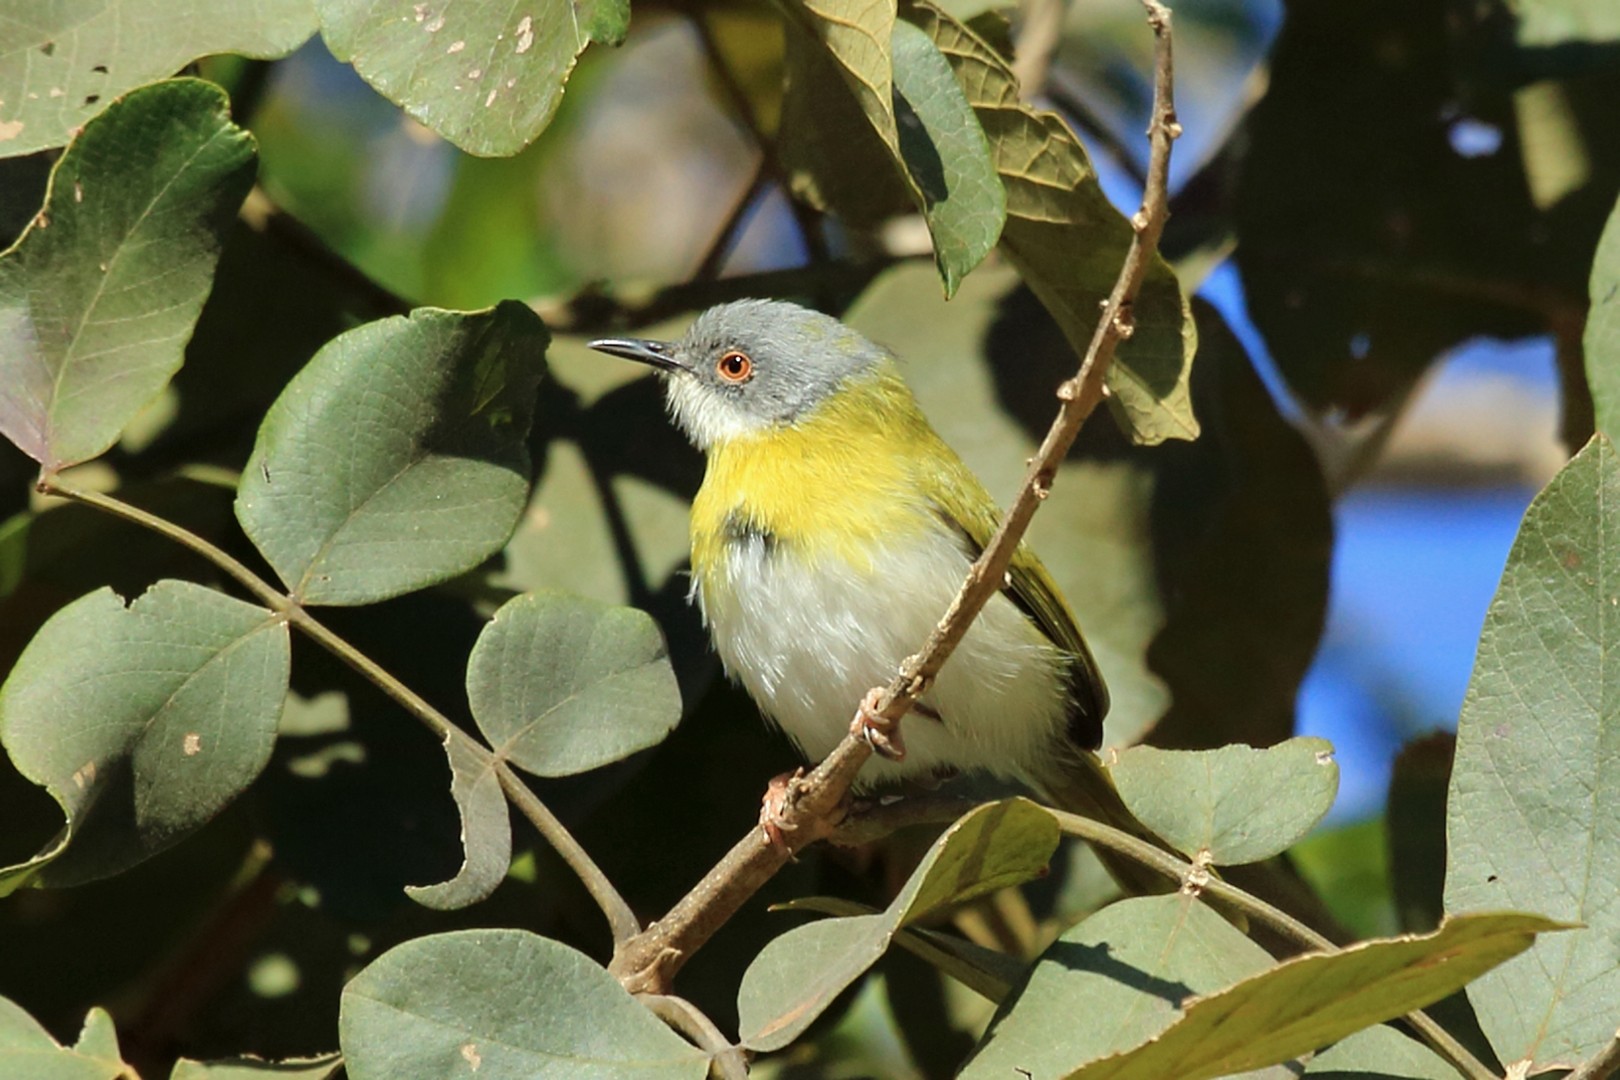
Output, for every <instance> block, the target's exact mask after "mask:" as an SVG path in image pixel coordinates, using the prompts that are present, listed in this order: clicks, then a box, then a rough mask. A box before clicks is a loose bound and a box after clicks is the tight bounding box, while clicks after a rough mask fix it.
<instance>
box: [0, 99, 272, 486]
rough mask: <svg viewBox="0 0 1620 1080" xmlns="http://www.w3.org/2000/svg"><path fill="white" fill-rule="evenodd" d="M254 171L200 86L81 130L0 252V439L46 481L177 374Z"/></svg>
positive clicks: (87, 453)
mask: <svg viewBox="0 0 1620 1080" xmlns="http://www.w3.org/2000/svg"><path fill="white" fill-rule="evenodd" d="M253 172H254V150H253V138H252V136H250V135H249V134H248V133H247V132H245V131H243V130H242V129H241V128H239V127H237V126H236V125H235V124H232V123H231V122H230V119H229V118H228V117H227V115H226V99H225V92H224V91H223V90H221V89H220V88H219V87H217V86H214V85H213V84H211V83H205V82H201V81H199V80H196V79H177V80H174V81H172V82H165V83H158V84H156V85H155V86H149V87H145V88H143V89H140V90H137V91H135V92H134V93H132V94H130V95H129V96H128V97H126V98H124V99H123V100H122V101H119V102H118V103H116V104H114V105H113V106H112V107H110V108H109V109H108V110H107V111H106V112H104V113H102V114H101V115H100V116H98V117H96V118H95V119H94V120H92V121H91V122H90V123H89V125H87V126H86V127H85V129H84V132H83V134H81V135H80V136H79V137H78V139H76V140H74V143H73V145H72V146H71V147H69V148H68V151H67V153H65V154H64V155H62V159H61V160H60V161H59V162H57V165H56V169H55V170H54V171H53V172H52V174H51V186H50V193H49V195H48V196H47V198H46V202H45V208H44V210H42V211H41V212H40V214H39V216H38V217H36V218H35V219H34V221H33V223H32V224H31V225H30V226H29V227H28V229H27V231H25V232H24V233H23V235H22V237H21V239H19V240H18V241H17V243H16V245H15V246H13V247H12V248H11V249H10V250H8V251H6V252H5V253H4V254H3V255H0V434H3V435H5V437H6V438H8V439H10V440H11V441H12V442H13V443H15V444H16V445H17V446H18V447H19V448H20V449H21V450H22V451H23V452H24V453H25V454H27V455H28V456H29V457H31V458H33V459H34V460H35V461H38V462H39V463H40V464H42V465H44V466H45V468H46V469H48V470H52V471H54V470H57V469H60V468H62V467H63V466H66V465H72V464H75V463H77V462H80V461H85V460H87V459H89V458H93V457H95V456H96V455H97V454H99V453H101V452H102V451H103V450H106V449H107V448H108V447H109V446H111V445H112V444H113V443H114V442H115V441H116V440H117V439H118V435H119V433H120V432H121V431H122V430H123V429H124V425H125V424H127V423H129V421H130V419H131V418H133V417H134V416H135V414H136V413H137V412H139V411H140V410H141V408H142V407H143V406H145V405H146V404H147V403H148V402H150V401H151V400H152V399H153V398H154V397H156V396H157V394H158V392H159V391H160V390H162V389H163V386H164V384H165V383H167V382H168V381H169V378H170V377H171V376H172V375H173V374H174V373H175V372H176V371H178V370H179V368H180V363H181V360H182V358H183V353H184V350H185V346H186V341H187V339H188V338H190V337H191V331H192V327H193V326H194V325H195V324H196V322H197V314H198V312H200V311H201V310H202V305H203V301H204V300H205V299H206V298H207V297H208V290H209V286H210V285H211V283H212V281H213V275H214V264H215V263H216V262H217V261H218V258H219V248H220V241H221V238H222V237H223V236H224V234H225V231H226V230H227V229H228V228H230V225H231V222H232V220H233V219H234V217H235V214H236V209H237V207H238V206H239V205H241V202H242V198H243V196H244V195H246V194H247V190H248V186H249V185H250V184H252V182H253Z"/></svg>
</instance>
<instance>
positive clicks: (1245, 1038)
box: [1069, 913, 1565, 1080]
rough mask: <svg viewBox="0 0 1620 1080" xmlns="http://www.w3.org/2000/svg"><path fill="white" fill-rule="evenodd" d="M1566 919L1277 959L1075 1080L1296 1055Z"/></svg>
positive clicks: (1247, 1064) (1197, 1074) (1154, 1079)
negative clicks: (1268, 966) (1132, 1047)
mask: <svg viewBox="0 0 1620 1080" xmlns="http://www.w3.org/2000/svg"><path fill="white" fill-rule="evenodd" d="M1559 929H1565V926H1564V924H1561V923H1556V922H1553V921H1551V920H1549V919H1543V918H1541V917H1540V916H1538V915H1523V914H1518V913H1505V914H1478V915H1461V916H1455V917H1453V918H1451V919H1450V920H1448V921H1447V922H1446V924H1445V925H1444V926H1442V927H1441V928H1440V929H1439V930H1437V931H1435V932H1434V933H1433V934H1427V935H1424V936H1422V937H1403V938H1391V939H1386V940H1379V941H1368V942H1363V943H1361V944H1359V945H1354V946H1351V947H1350V948H1347V949H1345V950H1343V951H1341V952H1336V953H1317V954H1312V955H1308V956H1302V957H1298V958H1296V959H1293V960H1290V961H1287V962H1286V963H1283V964H1279V965H1277V966H1276V967H1273V968H1269V969H1268V970H1266V971H1263V972H1261V973H1260V974H1258V975H1254V976H1252V977H1250V978H1248V979H1245V980H1244V981H1242V982H1240V983H1237V984H1236V985H1234V986H1231V987H1229V988H1227V989H1225V990H1221V991H1218V992H1216V993H1212V994H1208V995H1206V996H1203V997H1200V998H1197V999H1196V1000H1192V1001H1186V1002H1183V1003H1182V1011H1181V1016H1180V1018H1179V1019H1178V1020H1177V1021H1176V1022H1175V1023H1174V1024H1172V1025H1171V1026H1170V1027H1168V1028H1166V1029H1165V1030H1164V1032H1162V1033H1161V1034H1159V1035H1158V1036H1156V1037H1155V1038H1153V1039H1152V1040H1151V1041H1149V1042H1146V1043H1144V1044H1142V1045H1141V1046H1138V1047H1137V1048H1135V1049H1133V1050H1127V1051H1125V1052H1124V1053H1121V1054H1116V1055H1114V1056H1112V1057H1106V1058H1102V1059H1100V1060H1097V1061H1093V1062H1091V1063H1090V1064H1088V1065H1085V1066H1083V1067H1081V1068H1079V1069H1076V1070H1075V1071H1074V1072H1072V1073H1070V1074H1069V1075H1071V1076H1072V1077H1074V1080H1127V1078H1128V1080H1162V1078H1163V1077H1165V1076H1175V1077H1176V1078H1177V1080H1206V1078H1210V1077H1217V1076H1225V1075H1227V1074H1228V1073H1234V1072H1242V1071H1243V1070H1245V1069H1255V1068H1259V1067H1261V1066H1264V1065H1270V1064H1274V1063H1277V1062H1283V1061H1288V1060H1290V1059H1291V1058H1295V1057H1298V1056H1299V1055H1301V1054H1305V1053H1309V1052H1310V1051H1312V1050H1315V1049H1317V1048H1318V1047H1321V1046H1325V1045H1327V1044H1329V1043H1332V1042H1335V1041H1337V1040H1339V1039H1342V1038H1344V1037H1345V1036H1347V1035H1350V1034H1352V1033H1354V1032H1357V1031H1360V1030H1361V1029H1362V1028H1365V1027H1370V1026H1371V1025H1373V1024H1378V1023H1382V1022H1383V1021H1385V1020H1389V1019H1392V1018H1394V1017H1397V1016H1401V1015H1403V1014H1404V1013H1407V1012H1410V1011H1411V1010H1413V1009H1420V1008H1422V1007H1423V1006H1425V1005H1428V1004H1430V1003H1432V1002H1435V1001H1438V1000H1439V999H1440V998H1442V997H1444V996H1446V995H1447V994H1449V993H1451V992H1452V991H1453V990H1456V989H1458V988H1460V987H1462V986H1465V985H1467V984H1468V983H1469V982H1470V981H1472V980H1473V979H1475V978H1478V977H1479V975H1480V974H1481V973H1483V972H1485V971H1489V970H1490V969H1491V968H1493V967H1495V966H1496V965H1497V964H1500V963H1502V962H1503V961H1504V960H1507V959H1508V958H1509V957H1513V956H1517V955H1518V954H1519V953H1521V952H1523V951H1524V950H1525V949H1528V948H1529V947H1530V945H1531V944H1532V943H1533V942H1534V940H1535V936H1536V934H1538V933H1542V932H1545V931H1549V930H1559Z"/></svg>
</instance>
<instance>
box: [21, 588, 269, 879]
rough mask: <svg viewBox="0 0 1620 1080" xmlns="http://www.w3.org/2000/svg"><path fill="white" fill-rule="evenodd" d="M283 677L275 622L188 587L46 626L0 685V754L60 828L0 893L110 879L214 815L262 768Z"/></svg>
mask: <svg viewBox="0 0 1620 1080" xmlns="http://www.w3.org/2000/svg"><path fill="white" fill-rule="evenodd" d="M290 667H291V646H290V644H289V642H288V637H287V624H286V622H285V621H283V620H282V619H281V618H280V617H278V616H276V615H274V614H273V613H271V612H269V611H267V610H265V609H264V608H261V607H257V606H255V605H253V604H248V603H244V602H242V601H240V600H235V599H232V598H231V597H229V596H225V595H224V594H223V593H218V592H215V591H214V590H212V589H205V588H203V587H202V586H201V585H194V584H191V583H190V582H185V581H160V582H158V583H157V584H156V585H153V586H152V587H151V588H150V589H148V590H147V591H146V592H145V593H144V594H143V595H141V596H139V597H137V598H136V599H135V601H134V602H133V603H130V604H128V605H127V606H126V605H125V603H124V601H123V600H122V599H120V598H119V597H118V596H117V595H116V594H115V593H114V592H113V591H112V590H111V589H101V590H98V591H96V592H93V593H90V594H89V595H88V596H84V597H81V598H79V599H78V600H75V601H74V602H73V603H71V604H69V605H68V606H67V607H65V608H63V609H62V610H61V611H58V612H57V613H56V614H55V615H53V616H51V619H50V621H49V622H47V623H46V624H45V625H44V627H42V628H41V629H40V631H39V633H38V634H36V635H35V636H34V639H33V641H31V642H30V643H29V645H28V648H27V649H26V650H24V652H23V654H22V657H21V658H20V659H19V660H18V661H17V666H16V667H14V668H13V669H12V671H11V675H10V677H8V678H7V679H6V682H5V685H4V686H3V687H0V743H4V744H5V748H6V751H7V753H8V754H9V755H10V756H11V760H12V763H13V764H14V765H16V767H17V770H18V771H19V772H21V773H22V774H23V775H24V776H26V777H27V778H28V779H30V780H32V781H33V782H34V783H36V784H40V785H42V786H44V787H45V788H46V789H47V790H48V791H49V792H50V793H51V797H52V798H54V799H55V800H56V801H57V803H59V804H60V805H61V807H62V810H63V812H64V813H65V814H66V815H67V825H66V827H65V828H64V829H63V831H62V833H61V834H60V835H59V836H58V837H57V838H56V840H54V841H53V842H52V843H51V845H50V846H49V847H47V848H46V849H45V850H44V851H42V852H41V853H40V854H39V855H37V856H35V857H34V858H33V859H32V860H30V861H29V862H27V863H24V864H22V865H21V866H15V867H10V868H8V869H6V870H4V871H0V892H4V891H9V890H10V889H12V888H15V887H17V886H18V885H20V884H23V883H24V882H26V881H37V882H39V883H41V884H45V885H70V884H76V883H78V882H82V881H90V880H93V879H95V878H101V877H106V876H108V875H111V874H116V873H118V872H120V871H122V870H125V869H128V868H129V867H131V866H134V865H135V864H136V863H138V862H140V861H141V860H142V859H145V858H147V857H149V856H151V855H154V854H156V853H157V852H159V851H162V850H163V849H164V848H166V847H168V846H170V845H171V844H174V843H175V842H177V841H179V840H180V839H182V838H183V837H184V836H185V835H186V834H187V833H189V832H191V831H192V830H194V829H196V828H198V827H199V826H201V825H202V824H204V823H205V822H207V821H208V820H209V819H211V818H212V817H213V816H214V815H215V814H217V813H219V811H220V810H222V809H223V808H224V807H225V805H226V804H227V803H228V802H230V801H231V799H233V798H235V797H236V795H237V794H239V793H240V792H241V791H242V790H243V789H244V788H246V787H247V786H248V784H250V783H252V782H253V779H254V777H256V776H258V775H259V773H260V772H261V771H263V769H264V766H265V763H266V762H267V761H268V760H269V758H270V750H271V747H272V746H273V745H274V744H275V738H276V721H277V720H278V719H279V717H280V716H281V703H282V699H283V698H284V697H285V695H286V693H287V678H288V674H289V671H290Z"/></svg>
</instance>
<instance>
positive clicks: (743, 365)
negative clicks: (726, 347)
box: [714, 349, 754, 383]
mask: <svg viewBox="0 0 1620 1080" xmlns="http://www.w3.org/2000/svg"><path fill="white" fill-rule="evenodd" d="M714 370H715V371H716V372H718V373H719V375H720V377H721V378H722V379H724V380H726V382H729V383H745V382H747V381H748V380H749V379H750V378H752V377H753V374H754V362H753V361H752V360H750V359H748V354H747V353H742V352H738V351H737V350H736V349H732V350H731V351H730V352H728V353H726V354H725V355H724V356H722V357H720V359H719V361H718V362H717V363H716V364H715V365H714Z"/></svg>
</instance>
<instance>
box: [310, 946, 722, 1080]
mask: <svg viewBox="0 0 1620 1080" xmlns="http://www.w3.org/2000/svg"><path fill="white" fill-rule="evenodd" d="M338 1036H339V1040H340V1042H341V1043H342V1047H343V1057H344V1060H345V1062H346V1063H347V1065H348V1071H349V1075H350V1076H352V1077H353V1078H354V1080H396V1078H398V1077H406V1076H408V1077H411V1078H412V1080H437V1078H439V1077H444V1078H450V1077H455V1078H458V1080H465V1078H466V1077H469V1076H476V1077H478V1078H479V1080H545V1078H550V1077H555V1078H557V1080H575V1078H591V1077H597V1078H601V1080H611V1078H615V1077H625V1078H631V1080H643V1078H644V1080H662V1078H666V1077H667V1078H669V1080H699V1078H701V1077H702V1076H704V1075H705V1074H706V1073H707V1072H708V1067H709V1066H708V1058H707V1057H706V1056H705V1055H704V1054H703V1053H702V1052H701V1051H699V1050H697V1049H695V1048H693V1047H692V1046H691V1045H689V1044H688V1043H687V1042H686V1041H685V1040H683V1039H681V1038H680V1036H678V1035H676V1034H674V1033H673V1032H671V1031H670V1030H669V1029H668V1028H666V1027H665V1026H664V1025H663V1023H662V1022H660V1021H659V1020H657V1019H656V1018H655V1017H654V1016H653V1014H652V1013H651V1012H649V1011H648V1010H647V1009H645V1008H643V1007H642V1006H641V1005H640V1004H638V1003H637V1002H636V1000H635V999H634V998H632V997H631V996H630V995H629V994H627V993H625V991H624V988H623V987H622V986H620V985H619V983H618V981H617V980H616V979H614V978H613V976H611V975H609V974H608V973H607V972H606V971H604V970H603V969H602V968H601V967H600V966H599V965H598V964H597V963H596V962H595V961H593V960H591V959H590V957H588V956H585V955H584V954H583V953H580V952H576V951H575V950H573V949H571V948H569V947H568V946H566V945H563V944H560V943H559V942H555V941H548V940H547V939H545V938H542V937H539V936H538V935H535V934H531V933H528V932H526V931H523V930H462V931H457V932H455V933H449V934H435V935H433V936H431V937H423V938H417V939H415V940H413V941H407V942H406V943H405V944H403V945H399V946H396V947H395V948H392V949H390V950H388V951H387V952H386V953H384V954H383V955H382V956H380V957H378V958H377V959H376V960H375V961H374V962H373V963H372V964H371V965H370V966H369V967H367V968H366V969H365V970H364V971H362V972H361V973H360V974H359V975H357V976H355V978H354V979H352V980H351V981H350V982H349V984H348V985H347V986H345V987H344V988H343V998H342V1004H341V1007H340V1013H339V1019H338Z"/></svg>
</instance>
